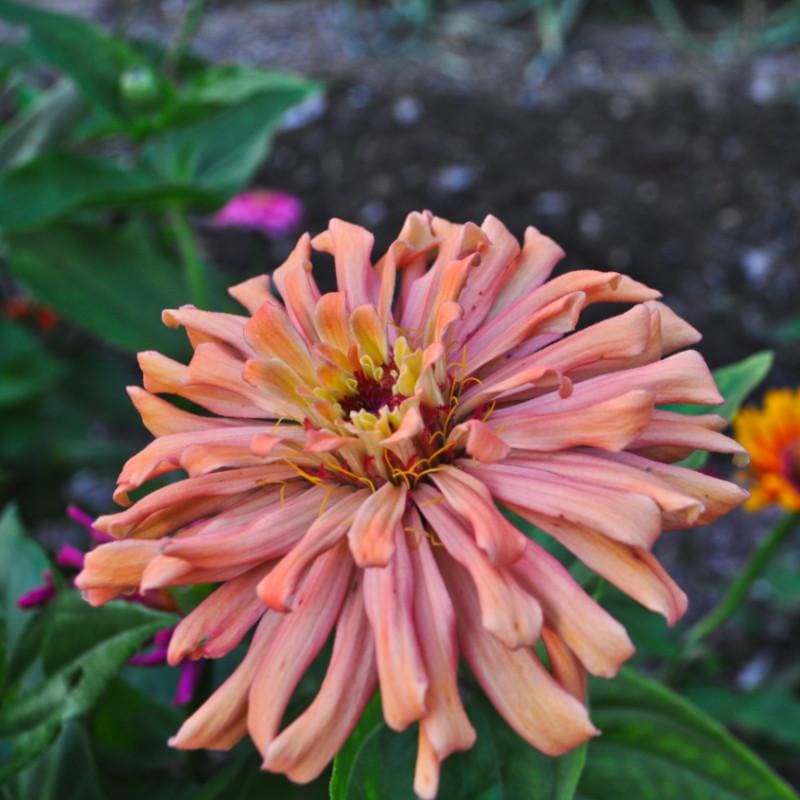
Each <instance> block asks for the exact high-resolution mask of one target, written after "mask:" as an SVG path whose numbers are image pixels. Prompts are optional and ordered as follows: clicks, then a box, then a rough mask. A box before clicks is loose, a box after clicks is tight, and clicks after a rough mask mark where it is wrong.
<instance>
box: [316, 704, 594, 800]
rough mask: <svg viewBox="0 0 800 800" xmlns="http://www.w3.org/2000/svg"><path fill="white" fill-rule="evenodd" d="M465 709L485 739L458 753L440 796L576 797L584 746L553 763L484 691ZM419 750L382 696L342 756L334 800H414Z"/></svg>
mask: <svg viewBox="0 0 800 800" xmlns="http://www.w3.org/2000/svg"><path fill="white" fill-rule="evenodd" d="M465 705H466V709H467V714H468V716H469V718H470V721H471V722H472V724H473V726H474V727H475V730H476V733H477V735H478V738H477V741H476V743H475V746H474V747H473V748H472V749H471V750H469V751H467V752H465V753H454V754H453V755H451V756H449V757H448V758H447V759H446V760H445V762H444V764H443V765H442V774H441V781H440V786H439V795H438V796H439V797H445V798H450V797H452V798H461V797H463V798H470V800H500V799H501V798H526V800H570V798H572V797H573V795H574V791H575V787H576V786H577V784H578V780H579V777H580V774H581V770H582V769H583V763H584V759H585V755H586V754H585V750H584V748H577V749H576V750H574V751H573V752H572V753H569V754H567V755H565V756H562V757H561V758H548V757H547V756H545V755H543V754H542V753H540V752H539V751H538V750H535V749H534V748H533V747H531V746H530V745H529V744H527V743H526V742H524V741H523V740H522V739H520V737H519V736H517V734H516V733H514V731H512V730H511V728H509V727H508V725H507V724H506V722H505V721H504V720H503V719H501V718H500V716H499V715H498V714H497V712H496V711H495V710H494V708H493V707H492V706H491V704H490V703H489V701H488V700H487V699H486V698H485V697H484V696H483V694H482V693H480V692H478V691H475V692H474V693H471V694H470V695H469V697H468V698H466V704H465ZM416 747H417V736H416V731H415V730H408V731H405V732H404V733H402V734H398V733H395V732H394V731H392V730H390V729H389V728H388V727H387V726H386V724H385V722H384V721H383V717H382V713H381V708H380V701H379V699H378V697H377V696H376V697H375V698H373V700H372V701H371V702H370V704H369V706H368V707H367V709H366V711H365V712H364V715H363V716H362V718H361V721H360V722H359V724H358V726H357V727H356V729H355V731H353V734H352V735H351V737H350V739H349V740H348V741H347V743H346V744H345V746H344V747H343V748H342V750H341V751H340V752H339V754H338V755H337V756H336V760H335V761H334V766H333V775H332V777H331V784H330V797H331V800H413V798H414V797H415V795H414V792H413V790H412V781H413V776H414V761H415V758H416Z"/></svg>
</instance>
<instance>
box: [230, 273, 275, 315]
mask: <svg viewBox="0 0 800 800" xmlns="http://www.w3.org/2000/svg"><path fill="white" fill-rule="evenodd" d="M269 285H270V280H269V275H256V276H255V277H253V278H248V279H247V280H246V281H242V282H241V283H237V284H236V285H235V286H231V287H230V288H229V289H228V294H229V295H230V296H231V297H232V298H233V299H234V300H236V301H237V302H239V303H240V304H241V305H243V306H244V307H245V308H246V309H247V310H248V311H249V312H250V313H251V314H255V313H256V311H258V309H259V308H260V307H261V306H262V305H263V304H264V303H265V302H267V301H269V300H272V299H273V298H272V295H271V294H270V291H269Z"/></svg>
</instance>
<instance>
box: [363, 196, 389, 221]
mask: <svg viewBox="0 0 800 800" xmlns="http://www.w3.org/2000/svg"><path fill="white" fill-rule="evenodd" d="M386 212H387V208H386V203H384V202H383V200H370V201H369V202H368V203H365V204H364V205H363V206H361V210H360V211H359V212H358V216H359V218H360V221H361V223H362V224H363V225H366V226H369V227H374V226H377V225H380V224H381V223H382V222H383V221H384V220H385V219H386Z"/></svg>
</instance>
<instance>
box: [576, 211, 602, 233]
mask: <svg viewBox="0 0 800 800" xmlns="http://www.w3.org/2000/svg"><path fill="white" fill-rule="evenodd" d="M578 229H579V230H580V232H581V233H582V234H583V235H584V236H585V237H586V238H587V239H597V237H598V236H600V235H601V234H602V233H603V219H602V217H601V216H600V215H599V214H598V213H597V212H596V211H594V210H593V209H589V210H588V211H584V212H583V213H582V214H581V215H580V217H579V218H578Z"/></svg>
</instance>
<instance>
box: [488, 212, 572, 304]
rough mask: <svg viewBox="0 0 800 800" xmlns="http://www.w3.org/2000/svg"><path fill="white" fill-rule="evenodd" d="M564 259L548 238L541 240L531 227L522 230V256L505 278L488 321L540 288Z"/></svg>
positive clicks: (560, 250) (541, 237) (557, 246)
mask: <svg viewBox="0 0 800 800" xmlns="http://www.w3.org/2000/svg"><path fill="white" fill-rule="evenodd" d="M565 255H566V253H565V252H564V250H563V249H562V248H561V247H560V246H559V245H558V244H556V243H555V242H554V241H553V240H552V239H551V238H550V237H549V236H545V235H544V234H542V233H541V232H540V231H538V230H537V229H536V228H534V227H533V226H528V227H527V228H526V229H525V240H524V243H523V245H522V252H521V253H520V255H519V258H518V259H517V260H516V261H515V262H514V266H513V268H512V269H511V270H510V271H509V273H508V274H507V275H506V280H505V281H504V283H503V285H502V287H501V289H500V292H499V294H498V295H497V297H496V298H495V301H494V304H493V305H492V309H491V311H490V312H489V317H488V318H489V319H492V318H493V317H495V316H496V315H497V314H498V313H499V312H500V311H501V310H502V309H503V308H506V307H508V306H510V305H512V304H513V303H516V302H517V300H519V299H520V298H522V297H524V296H525V295H526V294H529V293H530V292H532V291H533V290H534V289H537V288H538V287H539V286H541V285H542V283H544V282H545V281H546V280H547V278H548V277H550V273H551V272H552V271H553V268H554V267H555V265H556V264H557V263H558V262H559V261H561V259H562V258H564V256H565Z"/></svg>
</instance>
